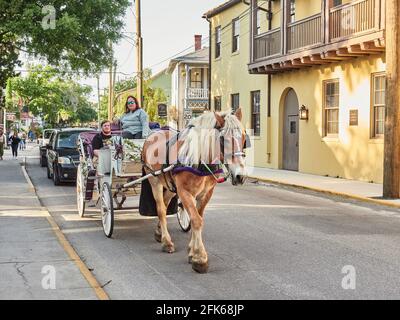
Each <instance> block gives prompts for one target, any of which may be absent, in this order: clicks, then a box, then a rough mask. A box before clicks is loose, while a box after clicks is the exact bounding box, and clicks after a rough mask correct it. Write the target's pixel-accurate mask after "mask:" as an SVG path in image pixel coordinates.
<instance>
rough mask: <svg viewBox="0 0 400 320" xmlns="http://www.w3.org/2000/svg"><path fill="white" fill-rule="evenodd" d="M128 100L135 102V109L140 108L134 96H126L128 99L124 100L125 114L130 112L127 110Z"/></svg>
mask: <svg viewBox="0 0 400 320" xmlns="http://www.w3.org/2000/svg"><path fill="white" fill-rule="evenodd" d="M129 98H131V99H133V100H135V103H136V109H139V108H140V106H139V102H138V100H137V99H136V98H135V97H134V96H128V97H127V98H126V102H125V113H129V112H131V110H129V108H128V100H129Z"/></svg>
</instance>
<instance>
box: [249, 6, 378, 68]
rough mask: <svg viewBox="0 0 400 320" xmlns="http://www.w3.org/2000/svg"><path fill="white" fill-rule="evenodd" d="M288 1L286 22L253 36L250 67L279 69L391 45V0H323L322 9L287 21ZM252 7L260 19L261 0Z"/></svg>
mask: <svg viewBox="0 0 400 320" xmlns="http://www.w3.org/2000/svg"><path fill="white" fill-rule="evenodd" d="M282 1H284V3H283V4H282V9H283V10H282V17H281V18H282V21H283V23H282V27H280V28H276V29H273V30H270V31H268V32H266V33H263V34H261V35H253V36H252V39H253V41H252V44H251V48H252V53H251V57H252V59H251V62H250V64H249V70H250V73H264V74H273V73H278V72H284V71H287V70H294V69H299V68H302V67H310V66H313V65H322V64H328V63H332V62H337V61H341V60H346V59H351V58H354V57H358V56H365V55H371V54H381V53H382V52H384V51H385V41H384V29H385V0H357V1H353V2H350V3H347V4H344V5H340V6H337V7H333V8H330V7H329V3H330V1H328V0H322V3H321V7H322V12H321V13H319V14H316V15H313V16H310V17H307V18H306V19H302V20H299V21H296V22H293V23H286V20H287V18H286V17H287V16H288V15H285V12H286V10H287V9H288V0H282ZM251 8H252V14H253V16H252V19H251V20H252V23H254V21H255V20H254V19H255V16H254V14H256V11H257V10H256V0H252V7H251ZM252 30H255V29H254V27H253V28H252ZM282 30H283V32H282Z"/></svg>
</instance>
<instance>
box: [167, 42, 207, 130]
mask: <svg viewBox="0 0 400 320" xmlns="http://www.w3.org/2000/svg"><path fill="white" fill-rule="evenodd" d="M208 62H209V48H203V47H202V36H201V35H196V36H195V51H194V52H191V53H189V54H186V55H184V56H181V57H177V58H174V59H172V60H171V61H170V63H169V66H168V68H167V74H169V75H170V76H171V103H170V107H171V106H172V107H174V108H176V111H177V119H175V120H172V119H169V120H170V125H171V126H173V127H177V128H178V129H182V128H184V127H185V126H186V125H187V124H188V122H189V121H190V120H191V119H192V118H195V117H197V116H199V115H201V114H202V113H203V112H204V111H205V110H208V109H209V89H208V86H209V80H208V79H209V71H208Z"/></svg>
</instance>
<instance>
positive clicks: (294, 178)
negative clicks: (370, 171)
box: [249, 167, 400, 208]
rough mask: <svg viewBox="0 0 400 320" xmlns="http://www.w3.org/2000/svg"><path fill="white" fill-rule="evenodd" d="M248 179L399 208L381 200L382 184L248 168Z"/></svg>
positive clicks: (399, 201) (398, 203) (399, 204)
mask: <svg viewBox="0 0 400 320" xmlns="http://www.w3.org/2000/svg"><path fill="white" fill-rule="evenodd" d="M249 171H250V175H249V177H250V178H254V179H257V180H259V181H263V182H268V183H274V184H279V185H285V186H292V187H297V188H303V189H308V190H313V191H317V192H322V193H327V194H331V195H337V196H341V197H346V198H351V199H356V200H361V201H366V202H370V203H375V204H380V205H387V206H391V207H397V208H400V199H396V200H384V199H382V189H383V186H382V184H377V183H368V182H362V181H356V180H348V179H338V178H331V177H324V176H318V175H313V174H306V173H299V172H295V171H287V170H276V169H268V168H260V167H250V168H249Z"/></svg>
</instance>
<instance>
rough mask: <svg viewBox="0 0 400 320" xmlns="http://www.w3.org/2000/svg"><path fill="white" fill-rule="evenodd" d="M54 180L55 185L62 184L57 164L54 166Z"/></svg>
mask: <svg viewBox="0 0 400 320" xmlns="http://www.w3.org/2000/svg"><path fill="white" fill-rule="evenodd" d="M53 182H54V185H55V186H59V185H60V183H61V182H60V177H59V176H58V173H57V168H56V167H55V166H53Z"/></svg>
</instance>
